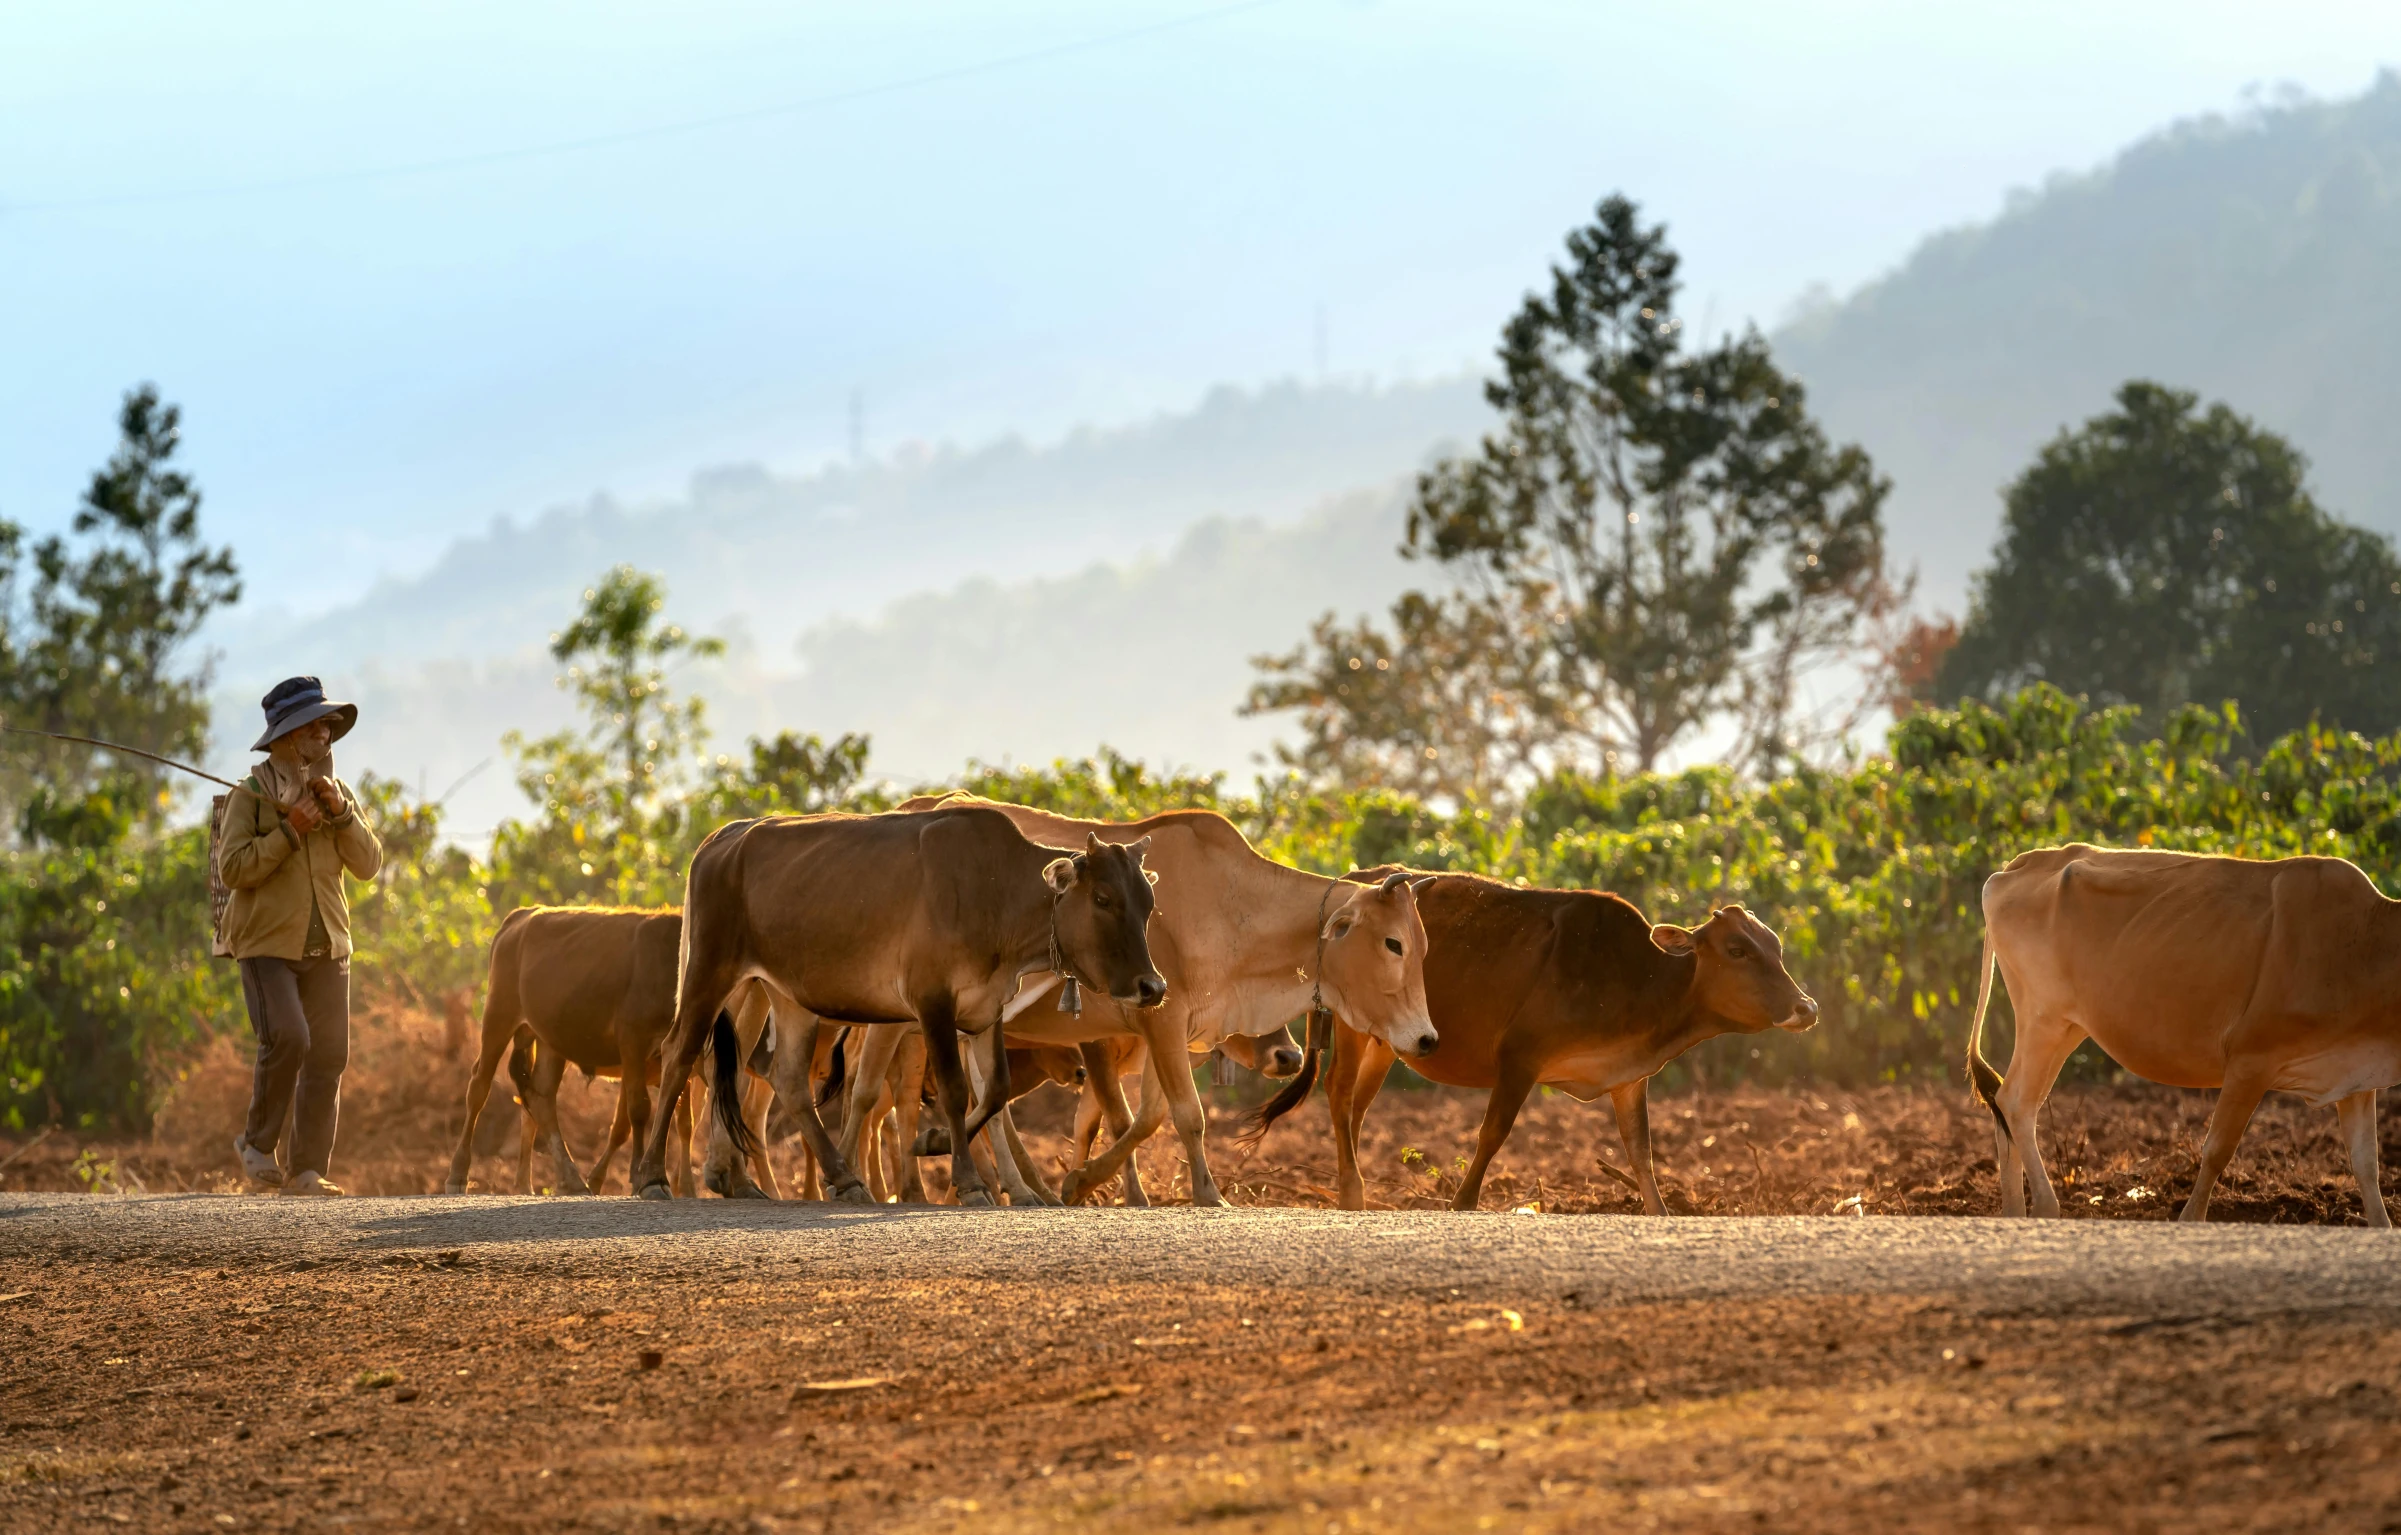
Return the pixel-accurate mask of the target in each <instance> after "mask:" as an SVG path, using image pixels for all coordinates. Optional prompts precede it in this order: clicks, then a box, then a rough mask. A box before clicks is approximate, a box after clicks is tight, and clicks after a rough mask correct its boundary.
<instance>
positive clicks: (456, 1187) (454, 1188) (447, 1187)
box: [442, 1181, 467, 1194]
mask: <svg viewBox="0 0 2401 1535" xmlns="http://www.w3.org/2000/svg"><path fill="white" fill-rule="evenodd" d="M442 1192H443V1193H445V1194H464V1193H466V1192H467V1185H465V1184H463V1183H459V1182H455V1181H454V1182H450V1183H445V1184H443V1185H442Z"/></svg>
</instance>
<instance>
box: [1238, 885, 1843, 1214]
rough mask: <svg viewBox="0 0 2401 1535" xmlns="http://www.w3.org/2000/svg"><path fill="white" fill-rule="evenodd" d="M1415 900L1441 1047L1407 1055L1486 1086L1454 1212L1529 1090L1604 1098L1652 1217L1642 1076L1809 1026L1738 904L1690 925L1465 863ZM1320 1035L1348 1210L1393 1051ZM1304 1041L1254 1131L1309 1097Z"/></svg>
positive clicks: (1774, 947)
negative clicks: (1769, 1033) (1679, 1060)
mask: <svg viewBox="0 0 2401 1535" xmlns="http://www.w3.org/2000/svg"><path fill="white" fill-rule="evenodd" d="M1391 872H1392V871H1390V870H1387V869H1370V870H1367V871H1365V872H1363V873H1359V874H1354V875H1352V876H1351V877H1352V878H1353V879H1359V880H1375V879H1384V878H1388V877H1389V876H1390V874H1391ZM1417 900H1418V909H1419V911H1420V912H1421V913H1423V915H1424V917H1425V924H1426V940H1427V948H1426V1000H1427V1001H1428V1002H1429V1003H1431V1004H1432V1007H1433V1013H1434V1022H1435V1026H1436V1027H1437V1028H1439V1029H1440V1030H1441V1031H1442V1044H1441V1046H1440V1047H1439V1048H1437V1049H1436V1050H1435V1052H1434V1053H1433V1054H1432V1055H1430V1056H1428V1057H1426V1058H1425V1059H1423V1060H1417V1061H1411V1062H1410V1063H1409V1065H1410V1067H1411V1069H1413V1070H1414V1071H1416V1072H1417V1073H1418V1074H1419V1075H1421V1076H1424V1077H1429V1078H1431V1079H1432V1080H1434V1081H1436V1082H1442V1083H1447V1084H1449V1085H1450V1086H1453V1087H1485V1088H1490V1089H1491V1090H1492V1098H1491V1101H1490V1102H1489V1103H1488V1104H1487V1105H1486V1107H1485V1110H1484V1124H1483V1128H1482V1129H1481V1130H1480V1131H1479V1132H1478V1133H1477V1135H1476V1154H1475V1159H1474V1160H1473V1161H1472V1162H1470V1163H1469V1164H1468V1168H1467V1173H1466V1176H1465V1177H1464V1178H1463V1179H1462V1180H1461V1181H1460V1185H1459V1192H1458V1194H1457V1196H1456V1197H1455V1198H1453V1199H1452V1201H1451V1205H1452V1208H1454V1209H1459V1210H1472V1209H1474V1208H1475V1207H1476V1200H1477V1198H1478V1197H1479V1196H1480V1195H1481V1194H1482V1193H1483V1189H1484V1170H1485V1169H1486V1168H1487V1167H1489V1166H1490V1165H1491V1164H1492V1158H1493V1155H1494V1153H1496V1152H1498V1151H1499V1150H1500V1149H1501V1143H1502V1142H1504V1141H1506V1140H1507V1139H1508V1138H1509V1130H1510V1127H1511V1126H1513V1125H1514V1124H1516V1122H1517V1113H1518V1110H1519V1109H1520V1108H1522V1107H1524V1105H1525V1101H1526V1096H1527V1095H1528V1094H1529V1093H1531V1092H1533V1090H1534V1089H1535V1087H1536V1086H1538V1085H1540V1086H1549V1087H1556V1088H1559V1089H1560V1090H1561V1091H1563V1092H1565V1093H1567V1094H1568V1095H1569V1096H1570V1097H1573V1098H1578V1099H1581V1100H1583V1101H1585V1102H1590V1101H1591V1100H1592V1099H1594V1098H1597V1097H1599V1096H1600V1095H1601V1094H1602V1093H1607V1094H1609V1100H1610V1104H1611V1106H1612V1107H1613V1108H1614V1109H1615V1110H1616V1112H1617V1128H1618V1134H1619V1135H1620V1136H1621V1137H1622V1138H1623V1139H1624V1141H1625V1144H1626V1155H1627V1157H1628V1158H1629V1159H1630V1160H1631V1161H1632V1162H1633V1164H1634V1174H1635V1179H1636V1182H1637V1184H1638V1185H1639V1187H1640V1188H1641V1191H1642V1202H1643V1208H1644V1209H1645V1210H1647V1211H1648V1212H1649V1213H1651V1214H1653V1215H1665V1214H1666V1213H1667V1206H1666V1205H1665V1204H1664V1203H1663V1202H1662V1201H1661V1200H1660V1198H1659V1185H1658V1181H1657V1179H1656V1178H1655V1177H1654V1176H1653V1175H1652V1171H1651V1125H1650V1107H1649V1088H1648V1083H1649V1080H1650V1078H1651V1076H1652V1075H1653V1074H1654V1073H1656V1072H1657V1071H1658V1070H1659V1068H1661V1067H1662V1066H1665V1065H1666V1064H1667V1063H1668V1062H1669V1061H1672V1060H1674V1059H1675V1058H1676V1057H1677V1056H1679V1055H1682V1054H1683V1053H1684V1052H1685V1051H1687V1050H1689V1049H1691V1048H1692V1047H1693V1046H1694V1045H1696V1044H1699V1043H1700V1042H1701V1041H1702V1040H1704V1039H1710V1038H1713V1037H1715V1036H1716V1035H1719V1034H1726V1033H1743V1034H1755V1033H1758V1032H1759V1031H1760V1030H1762V1029H1766V1028H1784V1029H1792V1030H1796V1031H1797V1030H1801V1029H1806V1028H1808V1027H1810V1026H1811V1025H1812V1024H1814V1023H1816V1022H1817V1003H1816V1002H1814V1001H1812V1000H1811V999H1810V997H1809V994H1808V993H1807V992H1804V991H1803V990H1802V989H1801V988H1800V985H1799V984H1798V983H1797V982H1795V981H1794V980H1793V978H1792V977H1791V976H1790V975H1789V974H1787V973H1786V972H1785V969H1784V961H1783V945H1782V944H1781V943H1779V942H1778V941H1777V938H1776V935H1775V934H1774V933H1772V932H1770V931H1769V930H1768V929H1767V927H1766V926H1765V925H1764V924H1763V923H1761V922H1760V921H1759V920H1758V919H1757V918H1756V917H1753V916H1752V915H1751V914H1750V913H1749V912H1746V911H1744V910H1743V909H1742V908H1741V907H1739V906H1725V907H1720V908H1719V909H1718V910H1717V911H1715V912H1713V913H1711V914H1710V917H1709V920H1708V921H1707V922H1704V923H1702V924H1701V925H1700V926H1699V927H1697V928H1690V929H1686V928H1681V927H1676V926H1674V925H1673V924H1670V923H1660V924H1659V925H1657V926H1653V925H1652V924H1651V923H1650V922H1648V921H1647V920H1645V919H1644V917H1643V915H1642V913H1641V912H1639V911H1637V910H1635V908H1634V905H1633V903H1632V902H1630V901H1627V900H1626V899H1625V898H1624V897H1622V896H1615V895H1604V894H1602V893H1601V892H1599V891H1593V890H1524V889H1519V888H1517V887H1516V886H1512V885H1504V884H1502V883H1500V882H1499V881H1497V880H1490V879H1484V878H1481V877H1479V876H1476V875H1469V874H1441V875H1435V876H1432V877H1429V878H1423V879H1421V880H1420V883H1419V889H1418V897H1417ZM1331 1033H1332V1035H1333V1040H1332V1050H1333V1062H1332V1064H1331V1066H1330V1067H1329V1069H1328V1071H1327V1076H1326V1103H1327V1107H1328V1109H1329V1111H1330V1112H1331V1114H1332V1117H1333V1122H1334V1153H1335V1159H1336V1164H1337V1174H1338V1182H1337V1186H1336V1193H1337V1194H1338V1195H1339V1197H1340V1201H1341V1204H1342V1207H1343V1208H1344V1209H1346V1210H1357V1209H1361V1208H1363V1207H1364V1206H1365V1204H1366V1194H1367V1191H1366V1185H1365V1183H1364V1181H1363V1180H1362V1179H1361V1178H1360V1176H1359V1126H1360V1124H1361V1123H1362V1122H1363V1121H1364V1120H1365V1119H1366V1117H1367V1107H1368V1105H1369V1104H1371V1103H1373V1102H1374V1101H1375V1097H1376V1094H1377V1092H1379V1091H1380V1090H1381V1089H1382V1088H1383V1085H1384V1078H1385V1075H1386V1073H1388V1072H1389V1071H1390V1070H1391V1067H1392V1062H1393V1055H1392V1052H1391V1050H1390V1049H1388V1048H1387V1047H1386V1046H1384V1045H1383V1044H1382V1043H1381V1042H1380V1041H1378V1040H1376V1039H1375V1038H1374V1037H1373V1036H1371V1035H1366V1034H1362V1033H1359V1032H1358V1031H1356V1030H1354V1029H1352V1028H1350V1027H1348V1026H1347V1025H1346V1024H1344V1023H1342V1022H1341V1021H1339V1020H1337V1021H1336V1022H1335V1023H1334V1025H1333V1027H1332V1029H1331ZM1309 1043H1310V1050H1309V1054H1310V1057H1311V1064H1310V1065H1307V1066H1303V1067H1302V1068H1301V1075H1300V1076H1299V1077H1298V1078H1296V1079H1295V1080H1294V1082H1293V1083H1292V1084H1291V1085H1290V1086H1288V1087H1286V1088H1285V1089H1284V1091H1283V1092H1281V1093H1279V1094H1277V1095H1276V1097H1275V1098H1274V1099H1273V1100H1271V1101H1270V1102H1269V1103H1268V1104H1267V1106H1266V1107H1265V1108H1263V1109H1262V1110H1261V1111H1260V1113H1259V1117H1258V1119H1257V1120H1256V1121H1255V1128H1254V1130H1253V1131H1252V1132H1251V1133H1252V1134H1254V1135H1256V1134H1258V1133H1260V1132H1263V1131H1264V1130H1265V1129H1266V1127H1267V1126H1268V1125H1270V1124H1273V1123H1274V1122H1275V1120H1276V1119H1277V1118H1278V1117H1279V1116H1281V1115H1283V1114H1284V1113H1286V1112H1288V1111H1289V1110H1291V1109H1293V1108H1295V1107H1297V1106H1298V1105H1299V1103H1300V1102H1301V1100H1302V1099H1303V1098H1305V1097H1307V1096H1308V1091H1309V1079H1310V1078H1311V1077H1312V1076H1313V1075H1314V1074H1315V1073H1314V1070H1313V1067H1314V1064H1315V1058H1316V1056H1317V1054H1318V1052H1319V1049H1320V1048H1322V1047H1321V1044H1320V1042H1319V1041H1318V1040H1315V1039H1312V1040H1311V1041H1310V1042H1309Z"/></svg>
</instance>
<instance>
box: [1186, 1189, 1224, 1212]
mask: <svg viewBox="0 0 2401 1535" xmlns="http://www.w3.org/2000/svg"><path fill="white" fill-rule="evenodd" d="M1225 1205H1226V1197H1225V1196H1224V1195H1223V1194H1220V1193H1218V1192H1217V1190H1215V1189H1195V1190H1193V1192H1192V1207H1193V1208H1194V1209H1196V1210H1222V1209H1224V1208H1225Z"/></svg>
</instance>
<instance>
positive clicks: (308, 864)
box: [217, 778, 383, 960]
mask: <svg viewBox="0 0 2401 1535" xmlns="http://www.w3.org/2000/svg"><path fill="white" fill-rule="evenodd" d="M334 782H335V784H336V786H337V787H339V788H340V789H341V791H342V806H343V810H342V814H341V815H340V816H339V817H331V816H329V817H327V818H326V819H325V820H323V821H320V822H318V823H317V829H316V830H315V831H312V832H310V833H309V834H308V835H307V836H305V837H304V836H302V835H300V833H299V832H297V831H295V830H294V829H293V827H292V823H291V821H290V820H289V819H288V818H287V817H286V816H285V815H284V814H283V812H282V810H281V808H280V807H278V806H277V805H276V803H275V801H274V800H272V799H270V798H268V797H267V796H266V795H265V794H264V793H262V792H261V791H260V790H259V788H258V786H257V785H258V780H256V779H255V778H248V779H244V780H243V781H242V783H241V784H240V786H239V787H237V788H236V789H235V790H234V791H233V793H232V794H230V795H229V796H227V797H226V802H225V839H224V843H223V845H222V847H221V849H220V851H219V852H218V855H217V873H218V875H219V876H220V877H221V878H223V879H224V881H225V883H226V884H227V886H229V887H230V888H231V889H232V891H233V902H232V904H231V905H229V906H228V907H227V908H226V910H225V936H226V941H227V942H228V944H229V945H230V946H231V947H232V949H233V957H234V958H236V959H290V960H298V959H302V958H304V957H306V950H307V947H308V914H309V900H310V897H311V896H312V895H313V896H314V897H315V899H316V906H317V912H318V915H319V916H320V918H321V919H322V920H323V921H324V923H325V935H326V937H327V938H328V939H330V940H331V945H330V947H329V948H328V950H327V952H328V953H329V954H330V955H331V956H332V957H333V958H335V959H347V958H349V957H350V900H349V897H348V896H347V895H346V894H344V892H343V890H342V871H343V870H344V869H348V870H349V871H350V872H351V873H352V874H353V875H355V876H357V877H358V878H360V879H373V878H374V877H375V873H376V871H377V870H378V869H381V868H382V867H383V844H382V843H381V842H378V841H377V840H376V838H375V832H374V830H373V829H372V828H371V827H369V826H368V825H367V820H366V817H364V816H362V815H360V814H359V810H358V798H357V796H355V795H353V794H352V793H351V792H350V786H349V785H348V784H346V783H342V782H341V780H339V779H336V780H335V781H334Z"/></svg>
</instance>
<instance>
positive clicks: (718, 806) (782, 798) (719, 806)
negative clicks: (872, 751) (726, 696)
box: [708, 730, 880, 820]
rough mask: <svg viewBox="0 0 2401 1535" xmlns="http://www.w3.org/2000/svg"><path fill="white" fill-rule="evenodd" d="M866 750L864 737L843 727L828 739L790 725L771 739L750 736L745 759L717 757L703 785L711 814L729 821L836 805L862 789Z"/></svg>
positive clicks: (839, 805) (805, 813)
mask: <svg viewBox="0 0 2401 1535" xmlns="http://www.w3.org/2000/svg"><path fill="white" fill-rule="evenodd" d="M867 750H868V738H867V737H866V736H863V735H857V734H854V733H851V732H848V731H845V732H844V733H843V734H841V735H839V736H836V737H835V738H834V739H833V740H832V741H830V742H829V741H827V740H826V739H825V738H824V737H822V736H817V735H801V734H799V733H798V732H796V731H791V730H783V731H778V732H777V733H776V736H775V739H774V740H772V741H762V740H760V739H759V738H758V737H756V736H753V737H751V741H750V760H749V761H748V762H739V761H737V760H735V759H734V758H732V757H726V756H721V757H719V758H718V759H717V777H716V780H715V782H713V783H712V784H711V785H710V787H709V790H708V795H709V798H710V800H711V810H712V813H713V814H715V815H716V816H717V817H719V818H721V819H725V820H733V819H735V818H737V817H741V816H760V815H813V814H815V813H816V812H818V811H821V810H834V809H838V808H840V807H841V806H843V805H845V804H848V803H850V802H851V801H852V800H853V799H854V798H856V797H857V796H858V795H859V793H860V791H861V788H862V785H863V783H864V781H865V779H866V776H867ZM879 808H880V807H879Z"/></svg>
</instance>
